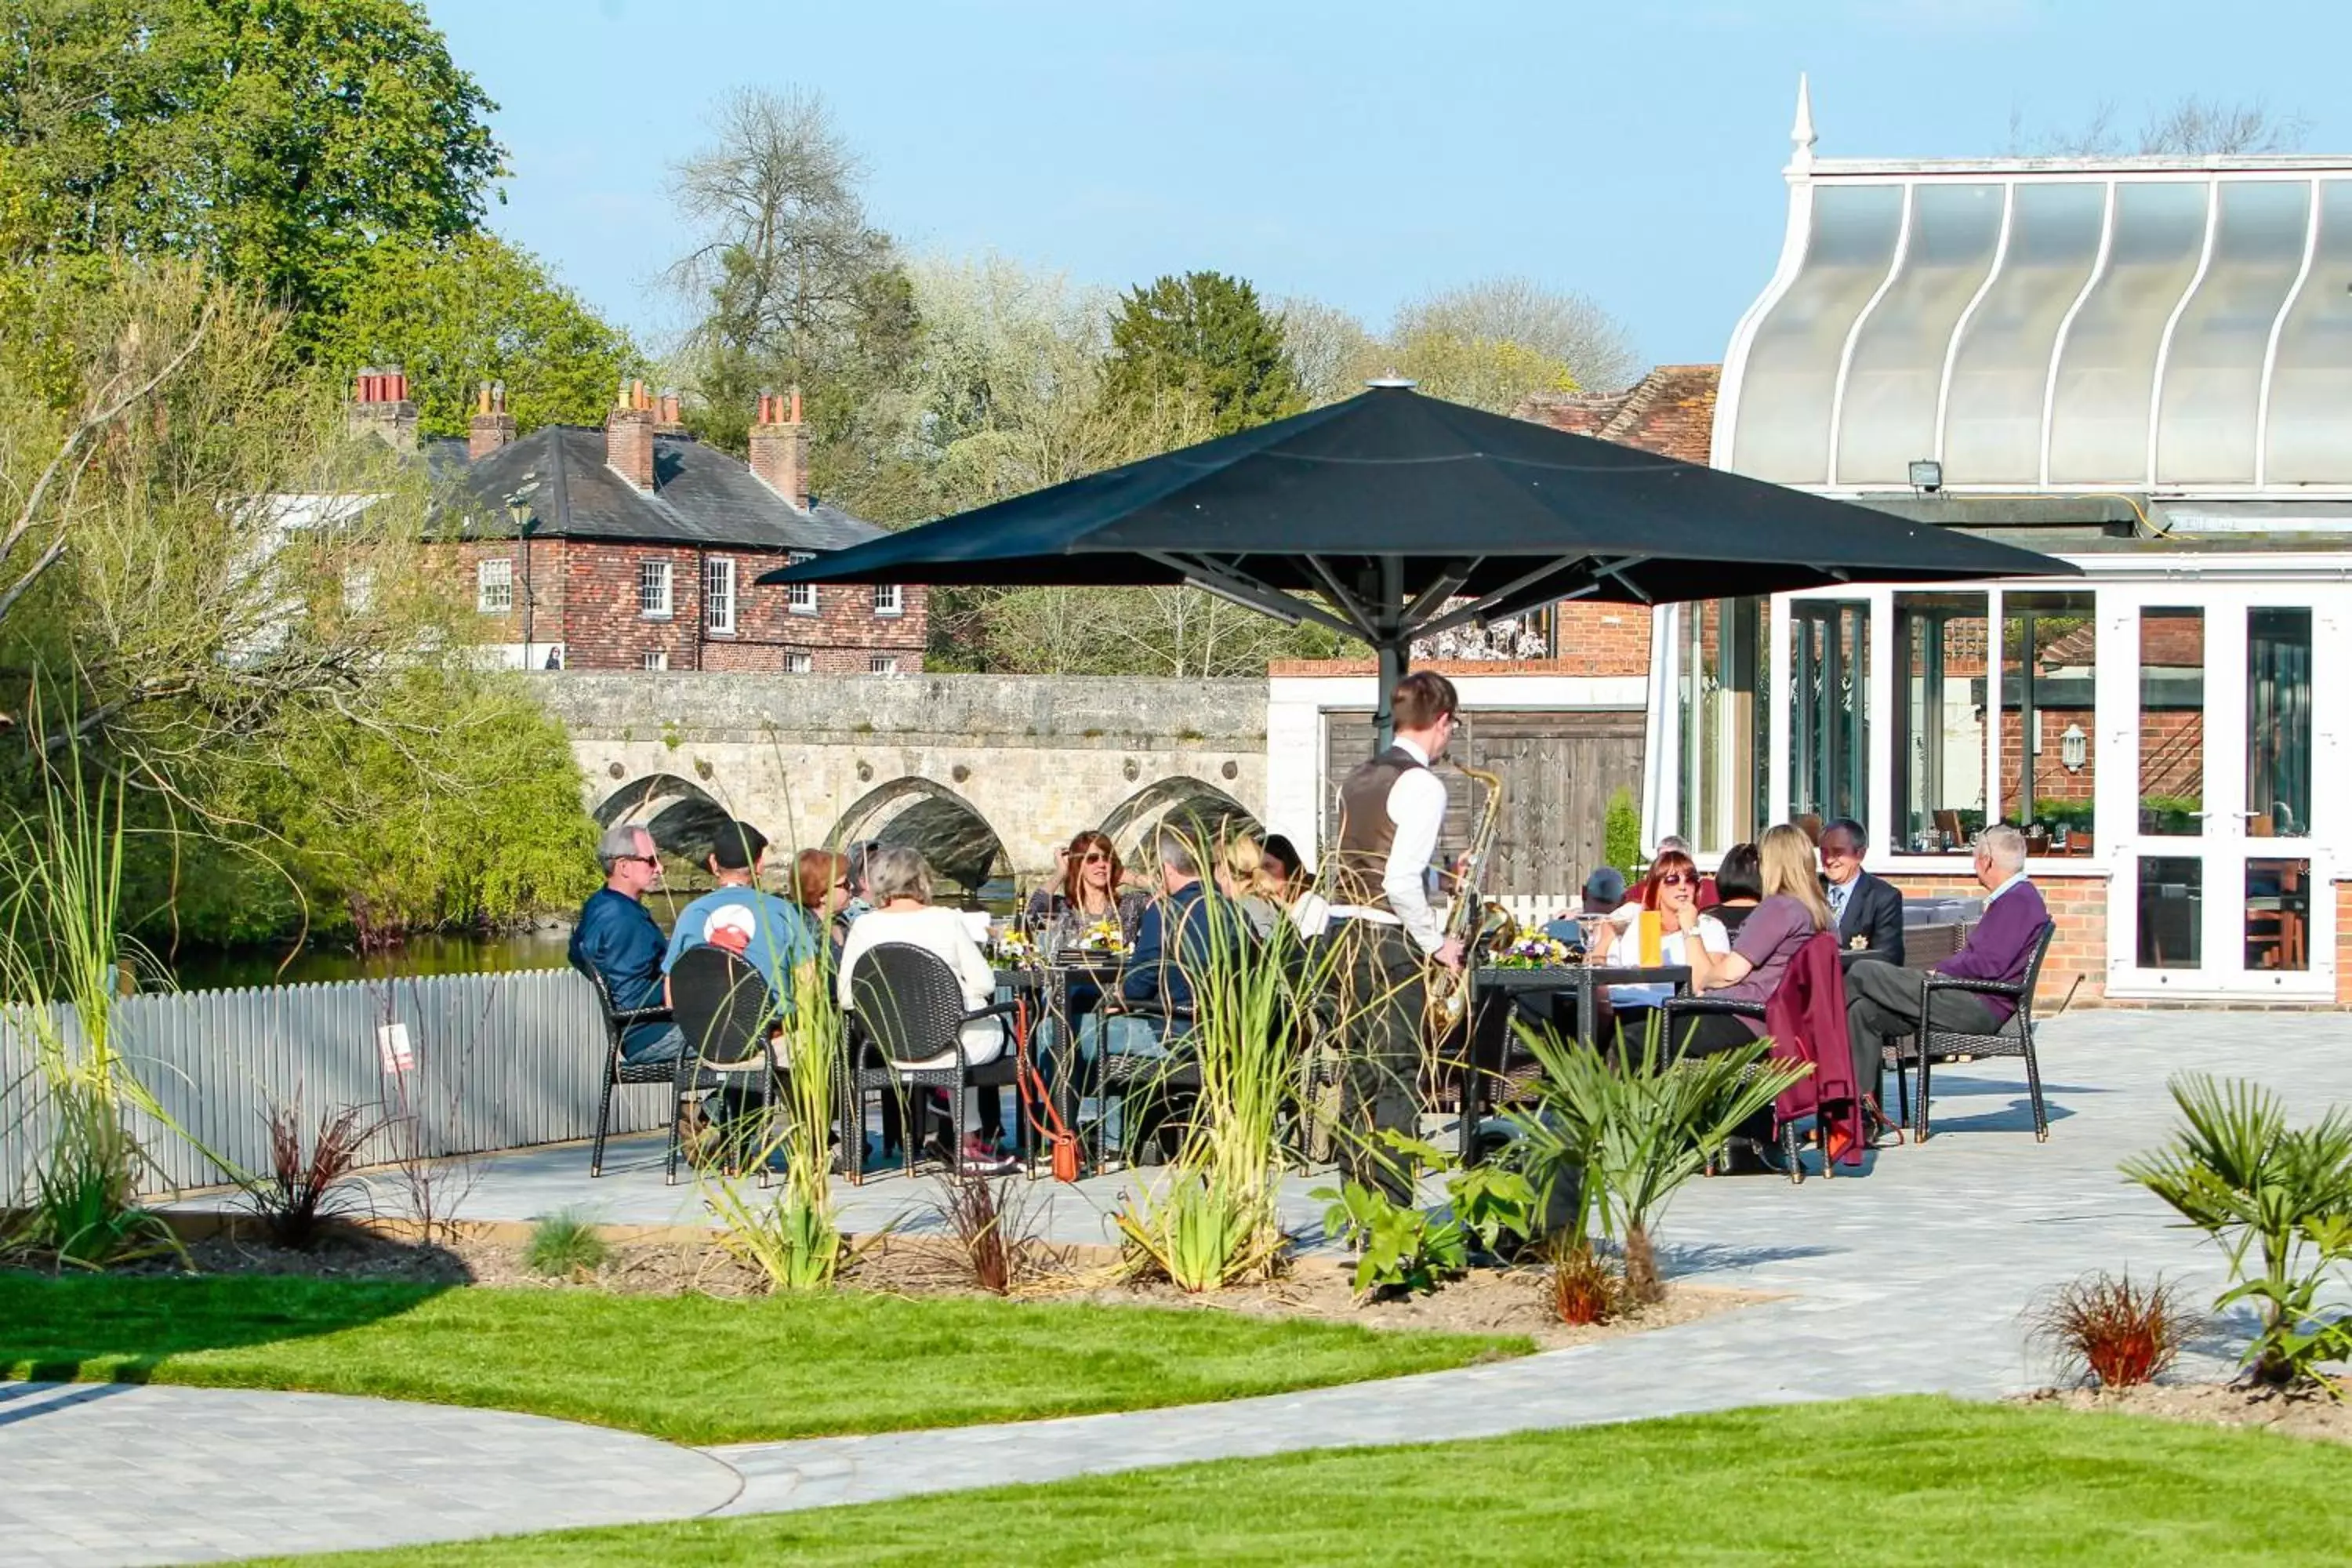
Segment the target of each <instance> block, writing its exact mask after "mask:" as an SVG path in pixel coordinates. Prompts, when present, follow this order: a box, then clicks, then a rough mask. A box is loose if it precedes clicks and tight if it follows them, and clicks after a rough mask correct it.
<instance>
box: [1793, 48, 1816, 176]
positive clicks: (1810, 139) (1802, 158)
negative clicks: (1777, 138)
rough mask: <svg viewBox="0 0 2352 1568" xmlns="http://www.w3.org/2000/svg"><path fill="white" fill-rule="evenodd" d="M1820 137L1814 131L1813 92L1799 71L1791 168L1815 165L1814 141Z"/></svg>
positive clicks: (1808, 167)
mask: <svg viewBox="0 0 2352 1568" xmlns="http://www.w3.org/2000/svg"><path fill="white" fill-rule="evenodd" d="M1819 140H1820V138H1819V137H1818V136H1816V135H1815V134H1814V133H1813V93H1812V88H1811V84H1810V83H1808V82H1807V81H1806V79H1805V73H1804V72H1803V71H1799V72H1798V73H1797V120H1796V123H1795V124H1793V125H1791V126H1790V127H1789V142H1790V146H1791V147H1793V148H1794V149H1795V151H1794V152H1792V153H1790V155H1789V167H1790V169H1791V170H1807V169H1811V167H1812V166H1813V143H1814V142H1817V141H1819Z"/></svg>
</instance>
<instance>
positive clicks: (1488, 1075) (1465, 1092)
mask: <svg viewBox="0 0 2352 1568" xmlns="http://www.w3.org/2000/svg"><path fill="white" fill-rule="evenodd" d="M1612 985H1671V986H1673V987H1674V988H1675V994H1676V995H1680V994H1683V992H1684V991H1685V990H1686V989H1688V988H1689V985H1690V969H1689V966H1688V965H1686V964H1680V963H1653V964H1610V963H1595V964H1584V963H1559V964H1546V965H1544V966H1543V967H1542V968H1539V969H1506V968H1499V967H1496V966H1494V965H1487V966H1485V967H1482V968H1479V969H1475V970H1473V971H1472V972H1471V974H1470V1005H1469V1007H1468V1009H1467V1016H1468V1017H1469V1020H1470V1039H1469V1043H1468V1046H1467V1047H1466V1048H1465V1051H1464V1053H1463V1063H1462V1086H1461V1089H1462V1092H1461V1104H1462V1115H1461V1122H1460V1128H1459V1134H1458V1137H1457V1139H1456V1152H1457V1153H1458V1154H1459V1156H1460V1157H1461V1159H1462V1160H1463V1162H1464V1163H1468V1162H1469V1160H1470V1158H1471V1155H1472V1153H1473V1151H1474V1147H1475V1143H1476V1142H1477V1134H1478V1124H1479V1123H1480V1122H1481V1121H1485V1120H1486V1112H1487V1111H1488V1110H1491V1109H1492V1108H1493V1090H1494V1089H1495V1086H1496V1082H1497V1080H1499V1079H1501V1078H1502V1076H1503V1069H1504V1068H1505V1065H1506V1064H1507V1062H1508V1061H1509V1059H1510V1038H1511V1033H1510V1015H1511V1010H1512V1008H1513V1006H1514V1005H1516V1004H1517V1002H1518V1001H1519V999H1520V998H1522V997H1533V996H1546V997H1549V996H1558V995H1560V994H1563V993H1573V994H1574V995H1575V997H1576V1035H1577V1039H1578V1040H1579V1042H1580V1043H1581V1044H1583V1045H1587V1046H1590V1045H1592V1044H1594V1043H1595V1042H1594V1040H1593V1037H1592V1035H1593V1023H1594V1015H1595V1013H1596V1012H1597V1010H1598V1009H1597V1008H1596V1007H1595V1005H1594V999H1595V998H1596V997H1597V996H1598V995H1599V994H1601V992H1602V991H1604V990H1606V989H1607V988H1608V987H1610V986H1612Z"/></svg>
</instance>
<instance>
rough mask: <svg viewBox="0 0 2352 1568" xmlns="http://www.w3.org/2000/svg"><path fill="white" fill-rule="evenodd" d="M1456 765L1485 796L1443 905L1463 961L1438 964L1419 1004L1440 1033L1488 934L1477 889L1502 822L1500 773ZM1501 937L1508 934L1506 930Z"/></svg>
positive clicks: (1459, 1009)
mask: <svg viewBox="0 0 2352 1568" xmlns="http://www.w3.org/2000/svg"><path fill="white" fill-rule="evenodd" d="M1458 765H1460V766H1461V768H1462V775H1463V777H1465V778H1467V779H1469V780H1471V781H1472V782H1474V783H1475V784H1483V785H1484V786H1485V787H1486V803H1485V804H1484V805H1481V806H1480V807H1479V810H1478V821H1477V825H1476V826H1475V827H1473V828H1472V829H1471V831H1470V848H1469V852H1468V854H1467V855H1466V856H1465V865H1464V866H1463V868H1462V875H1461V878H1460V879H1458V880H1457V881H1456V882H1455V883H1454V902H1453V903H1452V905H1450V906H1449V907H1448V908H1447V910H1446V911H1445V930H1444V934H1445V935H1446V936H1447V937H1450V938H1459V939H1460V941H1461V942H1462V967H1461V968H1460V969H1459V970H1453V969H1439V970H1437V971H1436V972H1435V973H1433V974H1431V976H1430V977H1429V987H1428V995H1429V1001H1428V1005H1426V1006H1425V1007H1424V1008H1423V1021H1424V1023H1425V1024H1426V1026H1427V1027H1428V1029H1429V1031H1430V1033H1431V1034H1432V1035H1433V1036H1435V1037H1437V1038H1440V1039H1443V1038H1444V1037H1445V1035H1446V1034H1447V1033H1448V1032H1449V1031H1451V1030H1453V1029H1454V1028H1456V1027H1457V1026H1460V1025H1461V1023H1462V1021H1463V1017H1464V1016H1465V1013H1466V1012H1467V1010H1468V1008H1469V1005H1470V971H1471V970H1472V969H1475V968H1476V967H1477V964H1478V956H1479V952H1480V950H1481V949H1482V948H1484V947H1485V946H1486V942H1487V938H1488V934H1489V933H1488V932H1487V931H1486V929H1485V922H1484V921H1482V919H1481V918H1480V916H1481V913H1482V910H1483V905H1482V903H1481V901H1480V900H1479V897H1478V889H1479V888H1480V886H1481V885H1482V884H1483V883H1484V882H1485V880H1486V861H1487V858H1488V857H1489V856H1491V855H1492V854H1493V853H1494V850H1495V835H1496V831H1497V830H1498V829H1499V828H1500V827H1501V826H1502V823H1503V780H1502V776H1501V775H1500V774H1498V773H1488V772H1486V770H1485V769H1484V768H1474V767H1471V766H1469V765H1468V764H1467V763H1463V764H1458ZM1496 912H1497V913H1500V911H1499V910H1498V911H1496ZM1503 921H1504V923H1505V925H1506V926H1507V925H1508V924H1509V921H1510V917H1509V916H1508V915H1504V916H1503ZM1504 940H1505V941H1506V942H1507V941H1508V940H1509V939H1508V937H1507V936H1506V937H1505V938H1504Z"/></svg>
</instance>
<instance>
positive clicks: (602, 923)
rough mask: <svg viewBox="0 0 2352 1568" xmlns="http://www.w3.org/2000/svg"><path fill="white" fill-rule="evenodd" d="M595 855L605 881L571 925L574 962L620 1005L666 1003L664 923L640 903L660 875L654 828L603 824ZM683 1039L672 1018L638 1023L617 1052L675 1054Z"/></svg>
mask: <svg viewBox="0 0 2352 1568" xmlns="http://www.w3.org/2000/svg"><path fill="white" fill-rule="evenodd" d="M596 858H597V861H598V862H599V863H600V864H602V865H603V866H604V886H603V887H601V888H599V889H596V890H595V891H594V892H593V893H591V894H589V895H588V901H587V902H586V903H584V904H583V905H581V906H580V919H579V921H578V922H577V923H576V924H574V925H573V926H572V946H571V949H570V952H571V958H572V968H574V969H577V970H579V971H580V972H581V973H590V972H592V971H593V973H595V974H597V975H598V976H599V977H601V978H602V979H603V980H604V989H605V990H606V991H607V992H608V993H609V994H611V996H612V998H613V1005H614V1007H617V1008H619V1009H621V1010H622V1011H624V1012H627V1011H630V1010H633V1009H635V1008H638V1007H659V1006H663V1005H666V1004H665V1002H664V1000H663V994H662V933H661V927H659V926H657V925H656V924H654V918H653V916H651V915H649V914H647V913H646V906H645V897H646V893H648V892H650V891H651V890H652V889H654V888H656V886H658V885H659V884H660V882H661V874H662V871H661V856H660V854H659V852H658V851H656V849H655V847H654V838H653V835H652V834H650V833H647V832H646V830H645V829H644V828H642V827H638V826H632V825H628V824H623V825H621V826H615V827H609V828H606V829H605V830H604V837H603V838H601V839H599V840H598V841H597V844H596ZM685 1047H686V1037H684V1036H683V1035H681V1034H680V1033H678V1028H677V1025H676V1024H635V1025H632V1026H630V1028H629V1031H628V1033H627V1034H625V1035H624V1036H622V1037H621V1055H622V1057H623V1058H624V1059H625V1060H627V1061H628V1062H630V1063H632V1064H635V1063H642V1062H667V1061H676V1060H677V1058H678V1055H679V1053H680V1052H681V1051H683V1050H684V1049H685Z"/></svg>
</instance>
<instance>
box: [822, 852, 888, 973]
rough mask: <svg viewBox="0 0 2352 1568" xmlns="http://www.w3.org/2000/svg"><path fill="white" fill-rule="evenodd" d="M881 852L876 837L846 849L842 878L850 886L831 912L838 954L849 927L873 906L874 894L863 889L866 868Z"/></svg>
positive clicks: (834, 940) (847, 938)
mask: <svg viewBox="0 0 2352 1568" xmlns="http://www.w3.org/2000/svg"><path fill="white" fill-rule="evenodd" d="M880 853H882V841H881V840H880V839H878V838H866V839H861V840H859V841H858V842H857V843H856V844H853V845H851V846H850V847H849V848H848V851H847V858H848V861H849V866H848V868H847V869H846V870H845V871H844V872H843V873H842V879H843V880H845V881H846V882H847V883H848V884H849V887H848V889H847V891H846V896H845V897H844V898H843V900H841V907H840V908H839V909H837V910H834V911H833V946H834V951H835V952H836V953H837V952H840V951H841V946H842V944H843V943H844V942H847V941H848V940H849V928H850V927H852V926H854V925H856V923H857V921H858V918H859V917H860V916H862V915H864V914H865V913H866V910H870V909H872V908H873V907H874V900H873V891H872V889H869V888H868V887H867V886H866V868H867V867H868V866H869V865H870V864H871V863H872V861H873V859H874V857H876V856H877V855H879V854H880Z"/></svg>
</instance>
